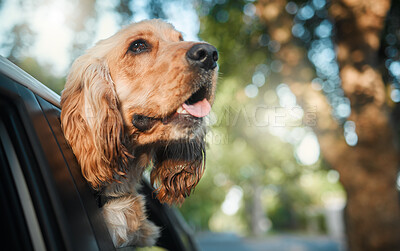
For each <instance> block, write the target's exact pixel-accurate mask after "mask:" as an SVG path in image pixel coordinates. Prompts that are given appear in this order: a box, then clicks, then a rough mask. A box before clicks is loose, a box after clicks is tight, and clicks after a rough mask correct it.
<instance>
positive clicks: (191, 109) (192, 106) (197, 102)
mask: <svg viewBox="0 0 400 251" xmlns="http://www.w3.org/2000/svg"><path fill="white" fill-rule="evenodd" d="M206 96H207V87H206V86H202V87H201V88H200V89H198V90H197V91H196V92H194V93H193V94H192V96H190V97H189V98H188V99H187V100H186V101H185V102H184V103H183V104H181V105H180V106H179V107H178V109H177V110H176V113H177V114H181V115H184V114H188V115H191V116H193V117H196V118H202V117H205V116H207V115H208V114H209V113H210V111H211V104H210V102H209V101H208V100H207V97H206Z"/></svg>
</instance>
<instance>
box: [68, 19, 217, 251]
mask: <svg viewBox="0 0 400 251" xmlns="http://www.w3.org/2000/svg"><path fill="white" fill-rule="evenodd" d="M137 41H139V42H137ZM141 41H145V42H141ZM138 44H139V47H140V46H142V47H143V46H144V47H143V48H145V49H146V50H144V49H143V50H142V49H139V50H137V45H138ZM198 45H200V46H208V47H204V48H206V49H204V50H205V51H206V52H207V53H208V52H209V54H207V55H208V56H207V55H206V56H204V57H203V56H202V54H201V55H200V54H199V55H200V56H199V57H203V58H200V59H197V58H196V57H197V54H193V53H192V54H190V55H191V56H188V53H189V51H190V50H191V51H193V50H194V49H193V48H195V47H196V46H198ZM142 47H140V48H142ZM211 47H212V46H209V45H207V44H205V43H198V42H186V41H182V36H181V34H180V33H179V32H177V31H176V30H175V29H174V28H173V27H172V25H170V24H168V23H165V22H163V21H160V20H149V21H143V22H140V23H136V24H132V25H130V26H128V27H126V28H124V29H122V30H121V31H119V32H118V33H116V34H115V35H113V36H112V37H110V38H108V39H106V40H102V41H100V42H99V43H97V44H96V45H95V46H94V47H93V48H91V49H89V50H88V51H87V52H86V54H85V55H83V56H81V57H79V58H78V59H77V60H76V61H75V62H74V63H73V65H72V67H71V70H70V73H69V75H68V78H67V82H66V85H65V89H64V91H63V93H62V96H61V106H62V111H61V122H62V127H63V130H64V134H65V137H66V139H67V141H68V142H69V144H70V145H71V147H72V149H73V151H74V154H75V156H76V157H77V159H78V162H79V164H80V166H81V169H82V174H83V176H84V177H85V178H86V180H87V181H88V182H89V183H90V184H91V185H92V186H93V187H94V188H96V189H102V190H103V191H104V193H105V195H107V196H109V197H112V198H114V199H113V200H110V201H109V202H108V203H107V204H106V205H105V206H104V216H105V219H106V222H107V225H108V227H109V230H110V233H111V235H112V237H113V240H114V242H115V245H116V246H126V245H131V244H137V245H153V244H154V243H155V239H156V238H157V236H158V228H157V227H156V226H155V225H154V224H152V223H151V222H149V221H148V220H147V219H146V216H145V211H144V206H143V205H144V202H143V198H142V197H141V196H140V195H139V194H138V193H137V184H139V182H140V178H141V175H142V172H143V170H144V169H145V168H147V167H148V166H149V165H151V164H154V166H153V170H152V173H151V182H152V184H153V186H156V190H157V192H158V193H157V198H158V199H159V200H160V201H161V202H167V203H174V202H176V203H182V202H183V200H184V198H185V197H186V196H188V195H190V192H191V190H192V189H193V188H194V187H195V186H196V185H197V183H198V181H199V179H200V178H201V176H202V174H203V170H204V157H205V151H204V136H205V126H204V122H203V119H202V118H201V117H202V116H203V115H201V116H200V115H196V116H194V115H193V116H189V115H187V114H185V115H182V114H180V113H179V114H178V113H177V110H178V108H180V107H182V104H183V103H184V102H186V103H187V102H188V99H189V98H192V97H193V96H194V95H195V93H196V92H201V94H199V95H200V96H201V97H200V99H202V98H205V99H206V100H207V102H209V104H212V103H213V101H214V92H215V84H216V78H217V68H215V61H216V60H217V54H216V51H215V52H214V51H213V50H214V49H215V48H214V47H212V48H211ZM132 48H133V49H132ZM196 48H197V47H196ZM210 48H211V49H210ZM207 50H208V51H207ZM196 53H197V52H196ZM202 53H203V54H204V51H203V52H202ZM210 53H213V54H210ZM193 55H195V56H193ZM210 55H211V56H210ZM210 57H212V59H210ZM193 58H195V59H193ZM207 60H208V61H207ZM210 60H211V61H210ZM204 62H206V63H207V62H208V64H207V65H206V66H205V63H204ZM210 62H211V63H212V64H213V65H211V63H210ZM199 65H200V66H199ZM200 99H199V100H200ZM194 102H198V101H194ZM207 102H206V103H207ZM198 107H199V106H198ZM123 221H125V222H123Z"/></svg>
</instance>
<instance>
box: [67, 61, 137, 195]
mask: <svg viewBox="0 0 400 251" xmlns="http://www.w3.org/2000/svg"><path fill="white" fill-rule="evenodd" d="M118 103H119V101H118V97H117V95H116V91H115V87H114V83H113V81H112V79H111V76H110V73H109V69H108V66H107V64H106V62H105V60H103V59H99V58H93V57H91V56H90V55H87V54H86V55H83V56H81V57H80V58H78V59H77V60H76V61H75V62H74V64H73V65H72V67H71V71H70V73H69V75H68V78H67V82H66V85H65V89H64V90H63V92H62V95H61V124H62V128H63V131H64V135H65V138H66V139H67V141H68V143H69V144H70V145H71V147H72V150H73V151H74V154H75V156H76V157H77V159H78V162H79V164H80V166H81V170H82V174H83V176H84V177H85V178H86V180H87V181H88V182H89V183H90V184H91V185H92V186H93V187H94V188H98V187H99V186H100V185H101V184H103V183H109V182H112V181H114V180H115V175H124V174H125V173H124V171H125V168H126V166H127V163H128V158H129V157H131V155H130V154H129V152H128V150H127V149H126V147H125V145H124V144H123V141H124V138H123V137H124V125H123V119H122V115H121V113H120V111H119V107H118Z"/></svg>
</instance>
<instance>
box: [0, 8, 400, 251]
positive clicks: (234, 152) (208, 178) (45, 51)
mask: <svg viewBox="0 0 400 251" xmlns="http://www.w3.org/2000/svg"><path fill="white" fill-rule="evenodd" d="M148 18H162V19H165V20H167V21H168V22H171V23H172V24H173V25H174V26H175V27H176V29H178V30H179V31H181V32H182V33H183V35H184V38H185V40H204V41H208V42H210V43H211V44H213V45H215V46H216V47H217V48H218V50H219V53H220V59H219V61H218V63H219V70H220V77H219V82H218V89H217V99H216V102H215V104H214V107H213V111H212V113H211V114H210V115H209V116H208V117H207V123H208V124H209V126H210V128H211V130H210V132H209V133H208V134H207V141H208V145H209V146H208V150H207V168H206V172H205V175H204V178H203V179H202V180H201V182H200V183H199V185H198V186H197V188H196V190H195V192H194V194H193V195H192V196H191V197H190V198H188V199H187V200H186V202H185V203H184V204H183V206H182V207H181V208H179V210H180V211H181V213H182V215H183V216H184V218H185V219H186V221H187V222H188V224H189V225H190V226H191V227H192V229H193V230H194V231H195V233H196V234H197V237H198V240H199V243H200V246H201V248H202V249H203V250H221V249H218V248H223V249H227V247H229V248H230V250H346V249H349V250H363V251H364V250H400V234H399V233H400V206H399V189H400V179H399V175H398V171H399V169H398V166H399V157H398V156H399V152H398V144H399V137H398V135H399V124H398V122H399V119H400V114H399V106H398V102H400V90H399V88H400V86H399V81H400V60H399V59H400V56H399V49H400V48H399V47H400V42H399V40H400V2H399V1H397V0H393V1H390V0H331V1H329V0H292V1H291V0H260V1H251V0H248V1H244V0H236V1H235V0H204V1H200V0H193V1H184V0H167V1H160V0H149V1H145V0H110V1H96V0H87V1H78V0H74V1H71V0H68V1H67V0H58V1H52V0H36V1H34V0H24V1H22V0H20V1H14V0H0V34H1V35H0V55H2V56H4V57H7V58H8V59H10V60H11V61H13V62H14V63H15V64H17V65H18V66H20V67H21V68H23V69H24V70H25V71H27V72H28V73H30V74H31V75H33V76H34V77H35V78H37V79H38V80H39V81H41V82H42V83H44V84H45V85H47V86H49V87H50V88H51V89H53V90H54V91H55V92H57V93H60V92H61V90H62V89H63V86H64V82H65V76H66V74H67V73H68V68H69V66H70V65H71V63H72V61H73V60H74V59H75V58H76V57H78V56H79V55H81V54H83V53H84V50H85V49H87V48H89V47H91V46H92V45H93V44H94V43H95V42H96V41H98V40H100V39H104V38H107V37H109V36H111V35H112V34H114V33H115V32H116V31H117V30H118V29H120V28H121V27H122V26H123V25H126V24H129V23H131V22H135V21H140V20H142V19H148ZM229 245H231V246H229ZM274 245H275V246H274ZM235 248H236V249H235Z"/></svg>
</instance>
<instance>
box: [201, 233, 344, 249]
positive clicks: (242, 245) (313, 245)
mask: <svg viewBox="0 0 400 251" xmlns="http://www.w3.org/2000/svg"><path fill="white" fill-rule="evenodd" d="M196 239H197V241H198V244H199V247H200V250H201V251H220V250H229V251H343V250H344V249H343V247H342V246H341V244H340V243H339V242H337V241H335V240H332V239H330V238H329V237H326V236H305V235H292V234H287V235H282V234H280V235H272V236H267V237H265V238H262V239H248V238H241V237H239V236H237V235H236V234H232V233H211V232H207V233H200V234H198V235H196Z"/></svg>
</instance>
